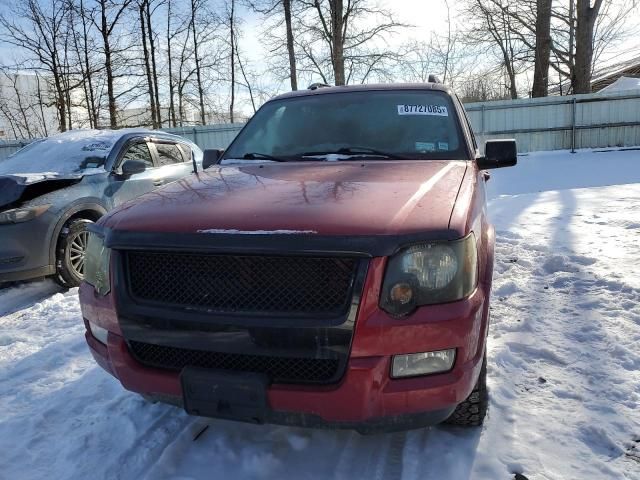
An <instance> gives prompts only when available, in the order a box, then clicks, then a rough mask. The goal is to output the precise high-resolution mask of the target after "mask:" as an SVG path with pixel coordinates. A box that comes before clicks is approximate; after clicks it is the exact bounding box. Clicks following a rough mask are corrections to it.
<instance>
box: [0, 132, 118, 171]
mask: <svg viewBox="0 0 640 480" xmlns="http://www.w3.org/2000/svg"><path fill="white" fill-rule="evenodd" d="M117 138H118V137H116V136H115V135H114V134H113V133H112V132H99V131H96V130H76V131H71V132H66V133H61V134H59V135H53V136H51V137H49V138H45V139H44V140H38V141H35V142H33V143H31V144H29V145H27V146H26V147H24V148H23V149H21V150H18V151H17V152H16V153H14V154H13V155H11V156H10V157H9V158H7V159H6V160H4V161H1V162H0V175H18V176H20V175H21V174H43V173H44V174H52V175H59V174H75V173H86V172H87V171H88V170H90V169H96V168H100V169H103V168H104V163H105V161H106V159H107V156H108V155H109V152H110V151H111V148H113V144H114V143H115V141H116V140H117Z"/></svg>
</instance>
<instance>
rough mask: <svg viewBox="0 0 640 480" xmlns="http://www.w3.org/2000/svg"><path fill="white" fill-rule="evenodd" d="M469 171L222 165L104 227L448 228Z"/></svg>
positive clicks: (436, 166) (426, 165)
mask: <svg viewBox="0 0 640 480" xmlns="http://www.w3.org/2000/svg"><path fill="white" fill-rule="evenodd" d="M256 163H257V162H256ZM466 168H467V162H465V161H450V160H448V161H397V160H396V161H370V162H357V161H349V162H296V163H261V164H254V165H250V164H246V163H245V164H242V165H237V166H217V167H213V168H210V169H208V170H206V171H205V172H201V173H200V174H199V175H198V176H196V175H192V176H190V177H188V178H185V179H183V180H179V181H177V182H174V183H172V184H170V185H168V186H166V187H165V188H161V189H158V190H155V191H153V192H151V193H148V194H145V195H143V196H142V197H140V198H138V199H137V200H134V201H133V202H130V203H128V204H126V205H125V206H124V207H123V208H120V209H117V210H115V211H114V212H112V213H111V214H110V215H108V216H107V217H106V218H105V219H104V220H103V224H104V225H105V226H106V227H108V228H112V229H117V230H122V231H138V232H172V233H198V232H199V233H203V234H206V233H229V234H232V233H240V234H251V233H255V234H268V233H274V234H286V233H306V234H318V235H385V234H410V233H418V232H424V231H425V230H446V229H447V228H448V226H449V219H450V217H451V211H452V209H453V206H454V203H455V200H456V196H457V194H458V191H459V189H460V184H461V182H462V179H463V177H464V173H465V170H466Z"/></svg>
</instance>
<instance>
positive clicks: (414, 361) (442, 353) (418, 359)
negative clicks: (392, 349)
mask: <svg viewBox="0 0 640 480" xmlns="http://www.w3.org/2000/svg"><path fill="white" fill-rule="evenodd" d="M455 358H456V349H455V348H451V349H449V350H439V351H437V352H424V353H412V354H409V355H395V356H394V357H393V365H392V368H391V376H392V377H393V378H401V377H415V376H418V375H429V374H432V373H442V372H448V371H449V370H451V367H453V362H454V360H455Z"/></svg>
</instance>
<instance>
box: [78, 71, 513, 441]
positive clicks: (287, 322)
mask: <svg viewBox="0 0 640 480" xmlns="http://www.w3.org/2000/svg"><path fill="white" fill-rule="evenodd" d="M204 163H205V164H206V165H207V168H206V169H205V170H204V171H200V172H199V173H198V174H196V175H192V176H191V177H187V178H186V179H183V180H179V181H177V182H174V183H172V184H170V185H167V186H166V187H164V188H161V189H159V190H156V191H154V192H152V193H148V194H146V195H144V196H142V197H140V198H138V199H137V200H134V201H132V202H129V203H127V204H125V205H124V206H123V207H121V208H118V209H116V210H114V211H112V212H111V213H109V214H108V215H106V216H104V217H103V218H102V219H100V221H99V222H98V223H97V224H96V225H95V226H94V227H93V228H92V234H91V236H90V240H89V245H88V251H87V256H86V262H85V282H84V283H83V284H82V285H81V287H80V301H81V304H82V313H83V316H84V321H85V325H86V328H87V332H86V339H87V342H88V344H89V347H90V348H91V352H92V353H93V356H94V357H95V359H96V361H97V362H98V363H99V364H100V365H101V366H102V367H103V368H104V369H105V370H107V371H108V372H109V373H111V374H112V375H114V376H115V377H116V378H118V379H119V380H120V382H122V385H123V386H124V387H125V388H126V389H128V390H131V391H134V392H138V393H140V394H142V395H144V396H145V397H147V398H150V399H152V400H159V401H163V402H168V403H172V404H175V405H180V406H183V407H184V408H185V410H186V411H187V412H188V413H190V414H194V415H201V416H208V417H218V418H226V419H234V420H241V421H248V422H255V423H263V422H267V423H278V424H286V425H302V426H329V427H342V428H353V429H356V430H358V431H361V432H371V431H379V430H385V431H390V430H397V429H406V428H416V427H420V426H424V425H432V424H435V423H439V422H442V421H447V422H450V423H454V424H456V425H480V424H481V423H482V421H483V418H484V415H485V412H486V409H487V401H488V398H487V391H486V360H485V345H486V337H487V327H488V320H489V294H490V290H491V276H492V270H493V251H494V233H493V228H492V226H491V224H490V223H489V221H488V219H487V213H486V204H485V182H486V180H487V179H488V174H487V173H486V172H483V170H485V169H488V168H496V167H503V166H511V165H514V164H515V163H516V148H515V142H514V141H513V140H496V141H489V142H487V144H486V147H485V154H484V156H480V155H479V154H478V150H477V146H476V143H475V140H474V137H473V132H472V130H471V126H470V124H469V121H468V119H467V117H466V114H465V111H464V108H463V106H462V104H461V103H460V101H459V100H458V98H457V97H456V96H455V95H454V94H453V93H452V92H451V91H450V90H449V89H448V88H447V87H445V86H443V85H442V84H439V83H426V84H417V85H378V86H376V85H366V86H355V87H326V88H318V87H314V88H313V89H310V90H306V91H299V92H293V93H288V94H285V95H281V96H279V97H276V98H274V99H272V100H270V101H268V102H267V103H266V104H265V105H264V106H263V107H262V108H260V110H259V111H258V112H257V113H256V114H255V116H254V117H253V118H252V119H251V121H249V122H248V123H247V125H246V126H245V127H244V128H243V129H242V131H241V132H240V133H239V134H238V136H237V138H236V139H235V140H234V141H233V143H232V144H231V145H230V146H229V148H227V150H226V151H224V152H218V151H209V152H207V153H206V154H205V162H204Z"/></svg>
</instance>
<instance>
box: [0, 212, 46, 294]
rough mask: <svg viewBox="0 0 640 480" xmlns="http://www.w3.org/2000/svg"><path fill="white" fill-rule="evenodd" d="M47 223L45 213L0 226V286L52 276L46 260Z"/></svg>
mask: <svg viewBox="0 0 640 480" xmlns="http://www.w3.org/2000/svg"><path fill="white" fill-rule="evenodd" d="M51 222H52V217H51V215H50V213H49V212H45V213H44V214H43V215H41V216H40V217H38V218H35V219H33V220H30V221H28V222H22V223H15V224H6V225H0V283H2V282H13V281H19V280H27V279H30V278H35V277H42V276H47V275H51V274H53V273H55V266H54V265H51V264H50V261H49V246H50V242H49V239H50V232H49V230H50V227H51Z"/></svg>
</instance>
